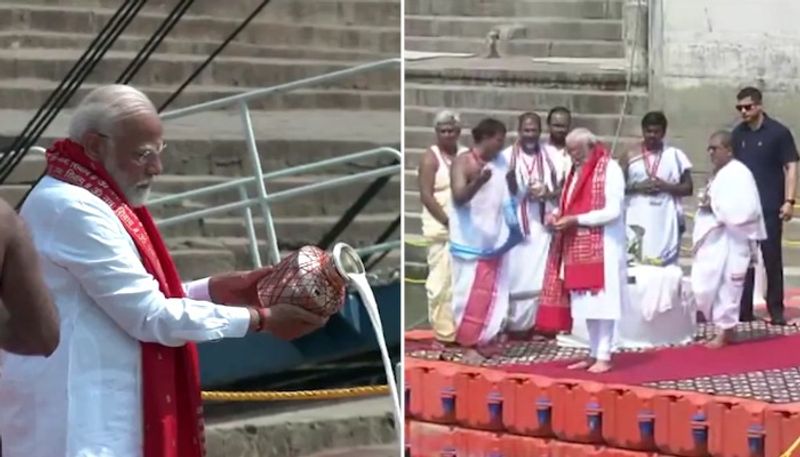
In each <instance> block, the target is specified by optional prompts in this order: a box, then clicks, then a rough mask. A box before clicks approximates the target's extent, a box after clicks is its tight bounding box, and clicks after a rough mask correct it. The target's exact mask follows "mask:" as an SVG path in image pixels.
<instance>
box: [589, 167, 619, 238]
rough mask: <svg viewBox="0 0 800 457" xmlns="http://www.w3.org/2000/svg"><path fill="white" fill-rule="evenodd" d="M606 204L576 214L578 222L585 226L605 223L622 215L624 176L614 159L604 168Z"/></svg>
mask: <svg viewBox="0 0 800 457" xmlns="http://www.w3.org/2000/svg"><path fill="white" fill-rule="evenodd" d="M605 192H606V205H605V206H604V207H603V208H601V209H596V210H593V211H589V212H588V213H583V214H580V215H578V224H579V225H587V226H597V225H606V224H608V223H610V222H611V221H613V220H615V219H617V218H618V217H620V216H621V215H622V206H623V202H624V201H625V176H624V175H623V174H622V168H620V166H619V164H617V162H616V161H614V160H611V161H609V162H608V168H607V169H606V184H605Z"/></svg>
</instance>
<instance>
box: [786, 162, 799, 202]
mask: <svg viewBox="0 0 800 457" xmlns="http://www.w3.org/2000/svg"><path fill="white" fill-rule="evenodd" d="M783 170H784V179H785V180H786V200H794V198H795V197H794V196H795V192H796V191H797V162H789V163H787V164H786V165H784V166H783Z"/></svg>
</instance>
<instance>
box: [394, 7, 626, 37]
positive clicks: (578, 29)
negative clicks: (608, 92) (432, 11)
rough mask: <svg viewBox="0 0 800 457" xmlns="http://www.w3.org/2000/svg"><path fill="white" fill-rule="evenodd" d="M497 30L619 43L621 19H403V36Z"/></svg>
mask: <svg viewBox="0 0 800 457" xmlns="http://www.w3.org/2000/svg"><path fill="white" fill-rule="evenodd" d="M497 26H514V28H515V29H516V28H518V29H520V30H519V31H518V32H516V33H515V34H514V36H518V37H520V38H528V39H535V38H548V39H551V40H606V41H621V40H622V20H621V19H578V18H562V17H541V16H540V15H536V16H512V17H499V16H439V15H437V16H415V15H409V14H408V13H406V15H405V34H406V36H412V37H416V36H429V37H435V36H447V37H467V38H485V37H486V35H487V34H488V33H489V32H490V31H491V30H492V29H494V28H495V27H497Z"/></svg>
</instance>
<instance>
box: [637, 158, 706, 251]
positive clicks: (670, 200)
mask: <svg viewBox="0 0 800 457" xmlns="http://www.w3.org/2000/svg"><path fill="white" fill-rule="evenodd" d="M691 167H692V164H691V162H690V161H689V158H688V157H686V154H684V152H683V151H681V150H680V149H677V148H674V147H665V148H664V149H663V151H661V152H659V153H650V152H643V153H642V154H640V155H637V156H635V157H633V158H631V159H630V162H629V164H628V181H629V182H630V183H641V182H644V181H646V180H648V179H652V178H654V177H655V178H659V179H661V180H663V181H666V182H668V183H672V184H677V183H679V182H680V180H681V176H682V175H683V174H684V173H685V172H686V171H687V170H690V169H691ZM626 200H627V201H626V203H627V205H626V206H627V209H626V212H625V219H626V224H627V225H628V226H639V227H641V228H642V229H643V230H644V235H643V236H642V240H641V241H642V258H643V260H644V261H645V263H652V264H657V265H664V264H676V263H677V262H678V257H679V255H680V235H681V233H680V218H681V217H682V211H683V210H682V208H681V205H680V200H679V199H678V198H675V197H673V196H671V195H669V194H666V193H661V194H656V195H641V194H634V195H630V196H628V197H627V199H626Z"/></svg>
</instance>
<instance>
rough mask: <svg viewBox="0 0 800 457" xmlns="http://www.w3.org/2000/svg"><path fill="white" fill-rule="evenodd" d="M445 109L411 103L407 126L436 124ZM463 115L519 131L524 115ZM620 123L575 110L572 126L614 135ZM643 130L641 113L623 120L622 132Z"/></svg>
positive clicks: (615, 117)
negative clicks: (493, 120)
mask: <svg viewBox="0 0 800 457" xmlns="http://www.w3.org/2000/svg"><path fill="white" fill-rule="evenodd" d="M439 111H441V109H440V108H429V107H420V106H409V105H406V108H405V119H406V123H405V125H407V126H417V125H419V126H423V125H430V126H433V122H434V119H435V118H436V114H437V113H438V112H439ZM537 112H538V114H539V115H540V116H541V117H542V127H543V128H544V129H546V128H547V127H546V119H547V111H540V110H537ZM458 113H459V114H460V115H461V122H462V123H463V125H465V126H474V125H477V124H478V122H480V121H481V119H484V118H486V117H493V118H495V119H497V120H499V121H501V122H503V123H504V124H505V125H506V126H507V128H508V129H510V130H516V129H517V124H518V122H519V121H518V118H519V115H520V114H521V112H520V111H517V110H513V111H509V110H499V109H493V110H482V109H476V110H475V109H463V108H462V109H458ZM619 123H620V117H619V114H582V113H573V115H572V125H573V127H586V128H588V129H589V130H591V131H593V132H596V133H598V134H603V133H610V134H612V135H613V134H614V133H616V131H617V126H618V124H619ZM640 132H641V127H640V126H639V118H638V117H637V116H625V117H624V118H623V121H622V133H621V134H622V135H625V136H635V135H638V134H639V133H640Z"/></svg>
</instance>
